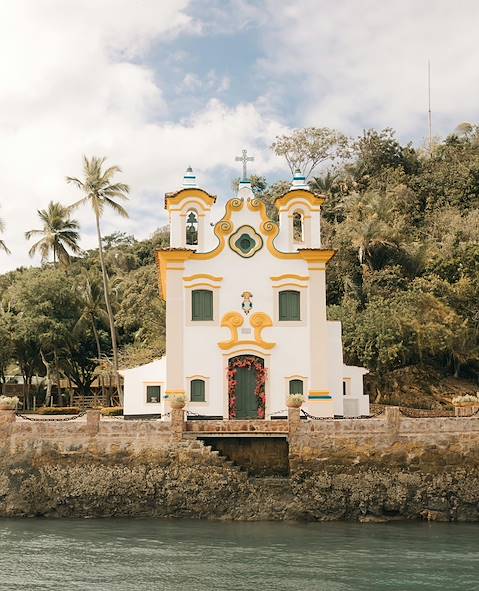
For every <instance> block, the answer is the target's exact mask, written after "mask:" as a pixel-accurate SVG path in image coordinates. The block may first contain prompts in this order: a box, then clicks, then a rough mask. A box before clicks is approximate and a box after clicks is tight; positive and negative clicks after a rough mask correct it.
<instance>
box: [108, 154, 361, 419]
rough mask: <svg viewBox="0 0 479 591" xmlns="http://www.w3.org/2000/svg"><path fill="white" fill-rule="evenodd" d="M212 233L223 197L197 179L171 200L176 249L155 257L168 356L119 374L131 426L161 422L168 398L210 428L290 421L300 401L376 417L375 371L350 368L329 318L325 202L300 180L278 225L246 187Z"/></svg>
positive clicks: (317, 410) (321, 409)
mask: <svg viewBox="0 0 479 591" xmlns="http://www.w3.org/2000/svg"><path fill="white" fill-rule="evenodd" d="M243 160H244V163H243V169H244V172H243V180H242V181H240V183H239V188H238V193H237V195H236V197H235V198H233V199H230V200H229V201H228V202H227V203H226V206H225V211H224V215H223V217H222V218H221V219H220V220H219V221H216V222H214V220H213V211H212V209H213V206H214V205H215V202H216V197H214V196H213V195H210V194H209V193H207V192H206V191H205V190H203V189H201V188H199V187H198V186H197V184H196V177H195V175H194V174H193V172H192V171H191V169H190V168H189V169H188V170H187V172H186V174H185V177H184V180H183V187H182V188H181V189H180V190H179V191H177V192H175V193H168V194H167V195H166V197H165V208H166V209H167V211H168V214H169V222H170V247H169V248H166V249H160V250H158V251H157V252H156V260H157V265H158V273H159V283H160V291H161V297H162V298H163V299H164V300H165V301H166V355H165V356H164V357H162V358H161V359H158V360H155V361H153V362H151V363H148V364H146V365H142V366H140V367H134V368H131V369H126V370H122V371H121V372H120V373H121V374H122V375H123V377H124V415H125V418H141V417H145V416H149V417H158V418H160V417H163V418H165V415H167V414H168V413H169V410H170V407H169V403H168V397H169V396H170V395H171V394H177V393H181V394H184V395H185V397H186V400H187V404H186V409H187V410H188V411H190V415H191V416H194V417H202V418H204V419H266V420H268V419H270V418H271V417H274V418H276V417H282V416H286V410H285V409H286V400H287V397H288V395H289V394H303V396H304V404H303V406H302V408H303V409H304V410H305V411H306V413H308V414H310V415H312V416H314V417H333V416H335V415H336V416H345V417H353V416H362V415H368V414H369V398H368V396H366V395H364V394H363V376H364V374H365V373H367V370H366V369H364V368H362V367H355V366H347V365H345V364H344V362H343V352H342V340H341V324H340V322H336V321H334V322H333V321H330V320H328V319H327V317H326V266H327V264H328V261H330V260H331V258H332V257H333V256H334V251H332V250H328V249H324V248H322V247H321V206H322V204H323V203H324V201H325V197H324V196H322V195H317V194H315V193H313V192H311V191H310V190H309V187H308V185H307V184H306V182H305V179H304V177H303V176H302V175H301V174H300V173H299V172H297V173H296V174H295V175H294V178H293V181H292V184H291V188H290V190H289V191H288V192H287V193H286V194H285V195H283V196H281V197H279V198H278V199H276V201H275V206H276V207H277V209H278V212H279V223H275V222H273V221H271V220H270V219H269V217H268V216H267V214H266V209H265V206H264V204H263V203H262V202H261V201H260V200H258V199H257V198H255V196H254V194H253V191H252V189H251V184H250V182H249V181H248V180H247V178H246V170H245V169H246V160H247V158H246V154H245V152H243Z"/></svg>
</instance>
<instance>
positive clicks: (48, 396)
mask: <svg viewBox="0 0 479 591" xmlns="http://www.w3.org/2000/svg"><path fill="white" fill-rule="evenodd" d="M40 356H41V358H42V362H43V365H44V366H45V369H46V372H47V375H46V376H45V377H46V379H47V393H46V396H45V403H44V405H45V406H49V405H50V399H51V395H52V379H51V376H50V364H49V363H48V361H47V360H46V359H45V355H44V354H43V351H42V350H40Z"/></svg>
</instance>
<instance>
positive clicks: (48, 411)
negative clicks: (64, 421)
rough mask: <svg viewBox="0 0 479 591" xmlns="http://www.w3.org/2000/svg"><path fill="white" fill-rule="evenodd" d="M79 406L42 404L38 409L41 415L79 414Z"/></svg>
mask: <svg viewBox="0 0 479 591" xmlns="http://www.w3.org/2000/svg"><path fill="white" fill-rule="evenodd" d="M79 412H80V409H79V408H78V406H42V407H40V408H38V409H37V414H39V415H77V414H79Z"/></svg>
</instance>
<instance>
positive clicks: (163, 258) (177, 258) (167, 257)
mask: <svg viewBox="0 0 479 591" xmlns="http://www.w3.org/2000/svg"><path fill="white" fill-rule="evenodd" d="M193 254H194V251H193V250H190V249H188V248H182V249H178V250H157V251H156V252H155V255H156V266H157V269H158V279H159V285H160V291H161V297H162V298H163V299H164V300H166V289H167V281H166V278H167V277H166V276H167V271H168V269H170V268H172V269H173V270H178V271H181V270H182V269H183V267H168V263H176V264H178V263H182V262H184V261H187V260H188V259H190V258H191V257H192V256H193Z"/></svg>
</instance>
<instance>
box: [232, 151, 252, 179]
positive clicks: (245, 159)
mask: <svg viewBox="0 0 479 591" xmlns="http://www.w3.org/2000/svg"><path fill="white" fill-rule="evenodd" d="M242 152H243V155H242V156H236V158H235V161H236V162H242V163H243V178H242V179H241V180H243V181H246V180H248V177H247V172H246V164H247V162H253V161H254V158H253V156H247V151H246V150H242Z"/></svg>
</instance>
